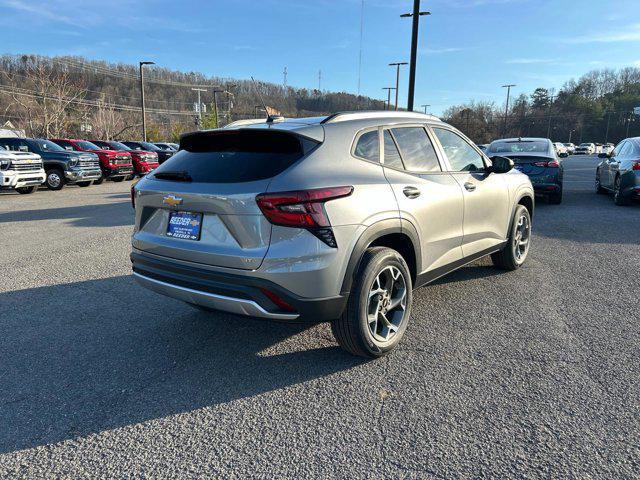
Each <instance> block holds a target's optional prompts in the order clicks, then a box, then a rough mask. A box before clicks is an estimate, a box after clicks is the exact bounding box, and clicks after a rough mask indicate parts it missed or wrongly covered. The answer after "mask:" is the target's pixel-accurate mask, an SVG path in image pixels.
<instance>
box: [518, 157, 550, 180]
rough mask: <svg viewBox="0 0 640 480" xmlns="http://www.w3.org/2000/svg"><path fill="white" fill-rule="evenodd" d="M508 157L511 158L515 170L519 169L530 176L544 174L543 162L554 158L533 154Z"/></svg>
mask: <svg viewBox="0 0 640 480" xmlns="http://www.w3.org/2000/svg"><path fill="white" fill-rule="evenodd" d="M509 158H510V159H511V160H513V163H514V164H515V168H516V169H517V170H520V171H521V172H522V173H524V174H525V175H528V176H530V177H532V176H536V175H542V174H544V173H545V170H546V169H547V167H546V166H545V164H546V163H548V162H551V161H554V160H555V158H548V157H539V156H533V155H526V156H525V155H523V156H514V155H509Z"/></svg>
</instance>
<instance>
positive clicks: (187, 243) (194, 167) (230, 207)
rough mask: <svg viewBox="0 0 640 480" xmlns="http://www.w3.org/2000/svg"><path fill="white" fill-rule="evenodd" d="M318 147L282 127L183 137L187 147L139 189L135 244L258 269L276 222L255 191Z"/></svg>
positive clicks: (176, 256) (184, 256) (201, 260)
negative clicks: (266, 214) (265, 211)
mask: <svg viewBox="0 0 640 480" xmlns="http://www.w3.org/2000/svg"><path fill="white" fill-rule="evenodd" d="M316 145H317V142H316V141H313V140H310V139H307V138H306V137H302V136H298V135H296V134H294V133H290V132H283V131H279V130H251V129H241V130H215V131H211V132H198V133H194V134H189V135H186V136H184V137H183V138H182V140H181V143H180V148H181V150H180V151H179V152H177V153H176V154H175V155H174V156H173V157H172V158H171V159H170V160H168V161H166V162H164V163H163V164H162V165H160V166H159V167H158V168H157V169H156V170H155V171H154V172H153V173H152V174H149V175H148V176H147V177H145V178H144V179H143V180H141V181H140V183H139V184H138V186H137V187H136V189H137V190H138V193H137V194H136V211H137V215H136V217H137V231H136V232H135V234H134V237H133V246H134V247H135V248H137V249H139V250H142V251H146V252H149V253H153V254H157V255H162V256H166V257H170V258H174V259H179V260H185V261H189V262H197V263H203V264H207V265H212V266H219V267H228V268H238V269H245V270H254V269H256V268H258V267H259V266H260V264H261V263H262V260H263V259H264V257H265V255H266V253H267V249H268V247H269V242H270V237H271V224H270V223H269V222H268V221H267V219H266V218H265V217H264V215H263V214H262V212H261V211H260V209H259V207H258V205H257V203H256V200H255V198H256V195H258V194H260V193H264V192H266V191H267V190H268V187H269V183H270V182H271V179H272V178H273V177H274V176H276V175H278V174H280V173H281V172H283V171H284V170H286V169H287V168H289V167H290V166H291V165H293V164H294V163H296V162H297V161H299V160H300V159H301V158H303V157H304V156H305V155H306V153H307V152H308V151H309V150H310V149H312V148H313V147H315V146H316Z"/></svg>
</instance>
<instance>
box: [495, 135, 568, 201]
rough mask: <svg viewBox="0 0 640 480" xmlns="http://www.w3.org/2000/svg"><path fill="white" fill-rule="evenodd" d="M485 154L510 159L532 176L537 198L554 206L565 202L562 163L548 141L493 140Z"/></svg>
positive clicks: (537, 139)
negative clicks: (539, 196) (544, 198)
mask: <svg viewBox="0 0 640 480" xmlns="http://www.w3.org/2000/svg"><path fill="white" fill-rule="evenodd" d="M485 153H486V154H487V156H489V158H491V157H498V156H499V157H507V158H510V159H511V160H513V162H514V164H515V168H516V169H518V170H520V171H521V172H522V173H524V174H525V175H527V176H528V177H529V179H530V180H531V184H532V185H533V189H534V190H535V193H536V195H541V196H544V197H546V198H547V199H548V200H549V203H552V204H555V205H558V204H560V203H562V176H563V168H562V161H561V160H560V159H559V158H558V155H557V154H556V150H555V148H554V146H553V143H552V142H551V140H549V139H548V138H505V139H501V140H494V141H493V142H491V144H490V145H489V148H487V151H486V152H485Z"/></svg>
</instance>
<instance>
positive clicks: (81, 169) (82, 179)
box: [0, 137, 102, 190]
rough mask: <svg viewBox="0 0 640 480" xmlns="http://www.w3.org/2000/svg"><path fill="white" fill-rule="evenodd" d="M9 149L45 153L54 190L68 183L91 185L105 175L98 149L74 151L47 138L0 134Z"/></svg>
mask: <svg viewBox="0 0 640 480" xmlns="http://www.w3.org/2000/svg"><path fill="white" fill-rule="evenodd" d="M0 145H2V146H3V147H4V148H6V149H7V150H14V151H17V152H31V153H37V154H38V155H40V157H42V162H43V164H44V169H45V172H46V175H47V179H46V180H45V184H46V185H47V188H49V189H50V190H60V189H61V188H62V187H64V185H65V184H72V183H75V184H77V185H78V186H79V187H88V186H89V185H91V182H92V181H94V180H98V179H99V178H100V177H101V176H102V171H101V170H100V160H99V159H98V156H97V155H96V154H94V153H86V152H70V151H68V150H65V149H64V148H62V147H61V146H60V145H57V144H55V143H53V142H52V141H50V140H46V139H44V138H14V137H10V138H0Z"/></svg>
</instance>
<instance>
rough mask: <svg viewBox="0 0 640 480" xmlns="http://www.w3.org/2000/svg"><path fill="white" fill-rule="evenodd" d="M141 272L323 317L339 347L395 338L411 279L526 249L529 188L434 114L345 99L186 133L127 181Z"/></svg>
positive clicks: (160, 284)
mask: <svg viewBox="0 0 640 480" xmlns="http://www.w3.org/2000/svg"><path fill="white" fill-rule="evenodd" d="M131 194H132V201H133V202H134V205H135V209H136V228H135V232H134V235H133V240H132V243H133V251H132V253H131V259H132V262H133V272H134V276H135V278H136V279H137V280H138V282H140V283H141V284H142V285H144V286H145V287H148V288H150V289H151V290H154V291H156V292H159V293H162V294H164V295H168V296H170V297H174V298H177V299H180V300H183V301H185V302H187V303H189V304H192V305H194V306H196V307H199V308H201V309H204V310H224V311H227V312H233V313H237V314H243V315H249V316H252V317H260V318H265V319H280V320H296V319H308V320H311V321H331V322H332V329H333V333H334V335H335V337H336V339H337V341H338V343H339V344H340V345H341V346H342V347H343V348H344V349H345V350H347V351H349V352H351V353H353V354H357V355H363V356H369V357H378V356H381V355H384V354H385V353H388V352H389V351H390V350H392V349H393V348H394V347H395V346H396V345H397V344H398V342H399V341H400V339H401V338H402V336H403V334H404V332H405V330H406V328H407V324H408V322H409V318H410V315H411V304H412V298H413V297H412V291H413V289H414V288H416V287H419V286H422V285H425V284H427V283H429V282H431V281H433V280H435V279H437V278H439V277H441V276H442V275H445V274H446V273H449V272H451V271H452V270H455V269H457V268H459V267H461V266H463V265H465V264H467V263H469V262H471V261H473V260H475V259H478V258H480V257H483V256H485V255H489V254H490V255H491V258H492V259H493V262H494V264H495V265H496V266H498V267H500V268H503V269H507V270H515V269H517V268H518V267H520V266H521V265H522V264H523V263H524V261H525V259H526V258H527V253H528V251H529V242H530V236H531V219H532V216H533V208H534V193H533V189H532V187H531V183H530V182H529V179H528V178H527V177H526V176H525V175H523V174H521V173H519V172H518V171H516V170H513V163H512V161H511V160H509V159H507V158H504V157H494V158H493V159H492V160H490V159H489V158H488V157H486V156H485V155H484V154H483V153H482V152H481V151H480V150H479V149H478V148H477V147H476V146H475V145H474V144H473V143H472V142H471V141H470V140H469V139H468V138H466V137H465V136H464V135H462V134H461V133H460V132H459V131H457V130H456V129H454V128H452V127H451V126H449V125H447V124H445V123H443V122H441V121H440V120H439V119H437V118H436V117H433V116H428V115H422V114H417V113H403V112H347V113H338V114H334V115H331V116H329V117H321V118H299V119H287V120H285V119H282V118H275V119H274V118H270V119H268V120H267V121H266V122H265V121H261V122H260V123H251V122H242V123H241V124H236V125H231V126H229V127H227V128H224V129H218V130H211V131H202V132H195V133H190V134H187V135H184V136H183V137H182V139H181V141H180V151H179V152H178V153H176V155H174V156H173V157H172V158H171V159H170V160H168V161H167V162H165V163H163V164H162V165H161V166H160V167H159V168H158V169H156V170H155V171H154V172H153V173H152V174H149V175H147V176H146V177H145V178H143V179H142V180H141V181H140V182H139V183H138V184H137V185H136V186H135V187H133V188H132V192H131Z"/></svg>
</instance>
